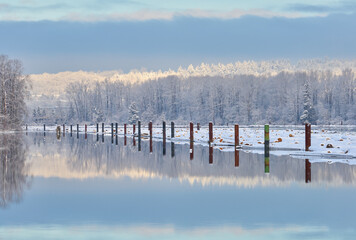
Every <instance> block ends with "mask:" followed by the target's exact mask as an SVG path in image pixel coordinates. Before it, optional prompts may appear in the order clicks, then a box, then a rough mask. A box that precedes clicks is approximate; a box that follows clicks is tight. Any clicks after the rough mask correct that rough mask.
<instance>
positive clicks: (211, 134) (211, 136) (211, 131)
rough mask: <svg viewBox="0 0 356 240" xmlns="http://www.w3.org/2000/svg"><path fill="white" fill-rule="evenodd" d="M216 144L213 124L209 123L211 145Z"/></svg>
mask: <svg viewBox="0 0 356 240" xmlns="http://www.w3.org/2000/svg"><path fill="white" fill-rule="evenodd" d="M213 142H214V139H213V123H212V122H210V123H209V145H210V144H212V143H213Z"/></svg>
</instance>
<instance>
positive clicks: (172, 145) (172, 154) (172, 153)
mask: <svg viewBox="0 0 356 240" xmlns="http://www.w3.org/2000/svg"><path fill="white" fill-rule="evenodd" d="M174 156H175V148H174V142H171V157H172V158H174Z"/></svg>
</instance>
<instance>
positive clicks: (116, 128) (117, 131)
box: [115, 123, 119, 136]
mask: <svg viewBox="0 0 356 240" xmlns="http://www.w3.org/2000/svg"><path fill="white" fill-rule="evenodd" d="M115 133H116V136H117V135H118V134H119V124H118V123H115Z"/></svg>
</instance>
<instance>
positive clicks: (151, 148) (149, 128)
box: [148, 122, 153, 153]
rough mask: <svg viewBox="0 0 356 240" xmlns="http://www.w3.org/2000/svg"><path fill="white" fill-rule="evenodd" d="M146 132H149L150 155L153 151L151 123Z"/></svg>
mask: <svg viewBox="0 0 356 240" xmlns="http://www.w3.org/2000/svg"><path fill="white" fill-rule="evenodd" d="M148 130H149V132H150V153H151V152H152V150H153V147H152V122H149V124H148Z"/></svg>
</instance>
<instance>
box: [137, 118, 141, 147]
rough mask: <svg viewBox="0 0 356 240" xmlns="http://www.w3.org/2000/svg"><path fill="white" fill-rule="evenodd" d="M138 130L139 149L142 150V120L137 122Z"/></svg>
mask: <svg viewBox="0 0 356 240" xmlns="http://www.w3.org/2000/svg"><path fill="white" fill-rule="evenodd" d="M137 128H138V129H137V131H138V151H141V121H138V122H137Z"/></svg>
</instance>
